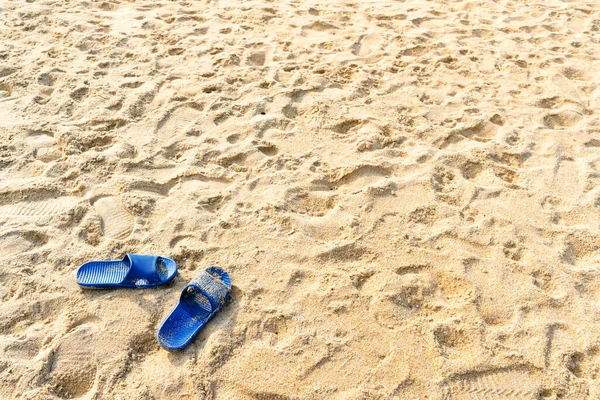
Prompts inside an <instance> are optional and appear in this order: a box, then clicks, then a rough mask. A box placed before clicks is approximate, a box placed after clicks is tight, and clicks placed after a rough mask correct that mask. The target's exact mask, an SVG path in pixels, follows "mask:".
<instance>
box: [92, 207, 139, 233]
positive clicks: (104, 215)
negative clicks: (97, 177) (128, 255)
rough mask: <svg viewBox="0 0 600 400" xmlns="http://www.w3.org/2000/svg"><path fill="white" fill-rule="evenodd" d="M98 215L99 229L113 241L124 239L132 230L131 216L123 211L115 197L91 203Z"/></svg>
mask: <svg viewBox="0 0 600 400" xmlns="http://www.w3.org/2000/svg"><path fill="white" fill-rule="evenodd" d="M93 206H94V208H95V209H96V211H97V212H98V214H100V218H101V228H102V232H103V233H104V235H105V236H107V237H110V238H113V239H125V238H127V237H128V236H129V235H130V234H131V231H132V230H133V222H134V221H133V216H132V215H131V214H130V213H129V212H127V210H125V208H124V207H123V205H122V204H121V201H120V200H119V199H118V198H117V197H115V196H109V197H102V198H100V199H98V200H96V201H95V202H94V203H93Z"/></svg>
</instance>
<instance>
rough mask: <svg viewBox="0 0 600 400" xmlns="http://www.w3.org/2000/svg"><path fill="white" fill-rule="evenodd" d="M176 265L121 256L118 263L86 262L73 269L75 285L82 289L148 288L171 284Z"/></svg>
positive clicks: (165, 260) (151, 258)
mask: <svg viewBox="0 0 600 400" xmlns="http://www.w3.org/2000/svg"><path fill="white" fill-rule="evenodd" d="M176 274H177V264H175V261H173V260H171V259H170V258H166V257H159V256H147V255H142V254H125V257H123V260H121V261H118V260H115V261H89V262H86V263H85V264H83V265H82V266H81V267H79V269H78V270H77V283H78V284H79V285H81V286H83V287H86V288H96V289H100V288H149V287H154V286H159V285H164V284H165V283H167V282H169V281H171V280H172V279H173V278H174V277H175V275H176Z"/></svg>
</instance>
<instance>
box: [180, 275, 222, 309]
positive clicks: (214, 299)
mask: <svg viewBox="0 0 600 400" xmlns="http://www.w3.org/2000/svg"><path fill="white" fill-rule="evenodd" d="M188 286H194V287H196V288H197V289H198V290H199V291H200V293H202V294H203V295H204V296H205V297H206V298H207V299H208V301H209V302H210V305H211V306H212V309H213V312H214V311H216V310H218V309H219V308H221V307H222V306H223V304H225V300H227V296H228V295H229V288H228V287H227V286H226V285H225V283H224V282H223V281H221V280H220V279H217V278H215V277H214V276H212V275H210V274H208V273H207V272H206V271H204V272H202V273H200V274H199V275H198V276H197V277H195V278H194V279H192V281H191V282H190V283H189V284H188Z"/></svg>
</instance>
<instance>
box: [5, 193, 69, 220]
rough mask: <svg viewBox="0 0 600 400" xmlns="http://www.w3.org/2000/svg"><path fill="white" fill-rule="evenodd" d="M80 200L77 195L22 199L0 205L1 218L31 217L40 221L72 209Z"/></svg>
mask: <svg viewBox="0 0 600 400" xmlns="http://www.w3.org/2000/svg"><path fill="white" fill-rule="evenodd" d="M77 202H78V199H77V198H76V197H58V198H56V199H45V200H40V201H22V202H18V203H14V204H8V205H5V206H0V218H2V217H6V218H11V219H14V218H19V219H27V220H29V219H31V220H35V221H37V222H39V223H45V222H48V220H49V219H51V218H52V217H56V216H57V215H60V214H63V213H66V212H68V211H69V210H72V209H73V208H74V207H75V206H76V204H77Z"/></svg>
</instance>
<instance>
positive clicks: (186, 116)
mask: <svg viewBox="0 0 600 400" xmlns="http://www.w3.org/2000/svg"><path fill="white" fill-rule="evenodd" d="M201 115H202V113H201V112H200V111H198V110H197V109H195V108H192V107H189V106H186V107H180V108H177V109H176V110H174V111H172V112H170V113H168V114H167V115H166V116H165V117H164V118H163V119H161V120H160V121H159V122H158V127H157V129H156V136H157V137H158V138H159V139H170V138H173V137H175V136H177V135H179V134H181V133H182V132H185V130H186V129H189V128H192V125H193V123H194V122H195V121H196V120H197V119H198V118H200V116H201Z"/></svg>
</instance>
